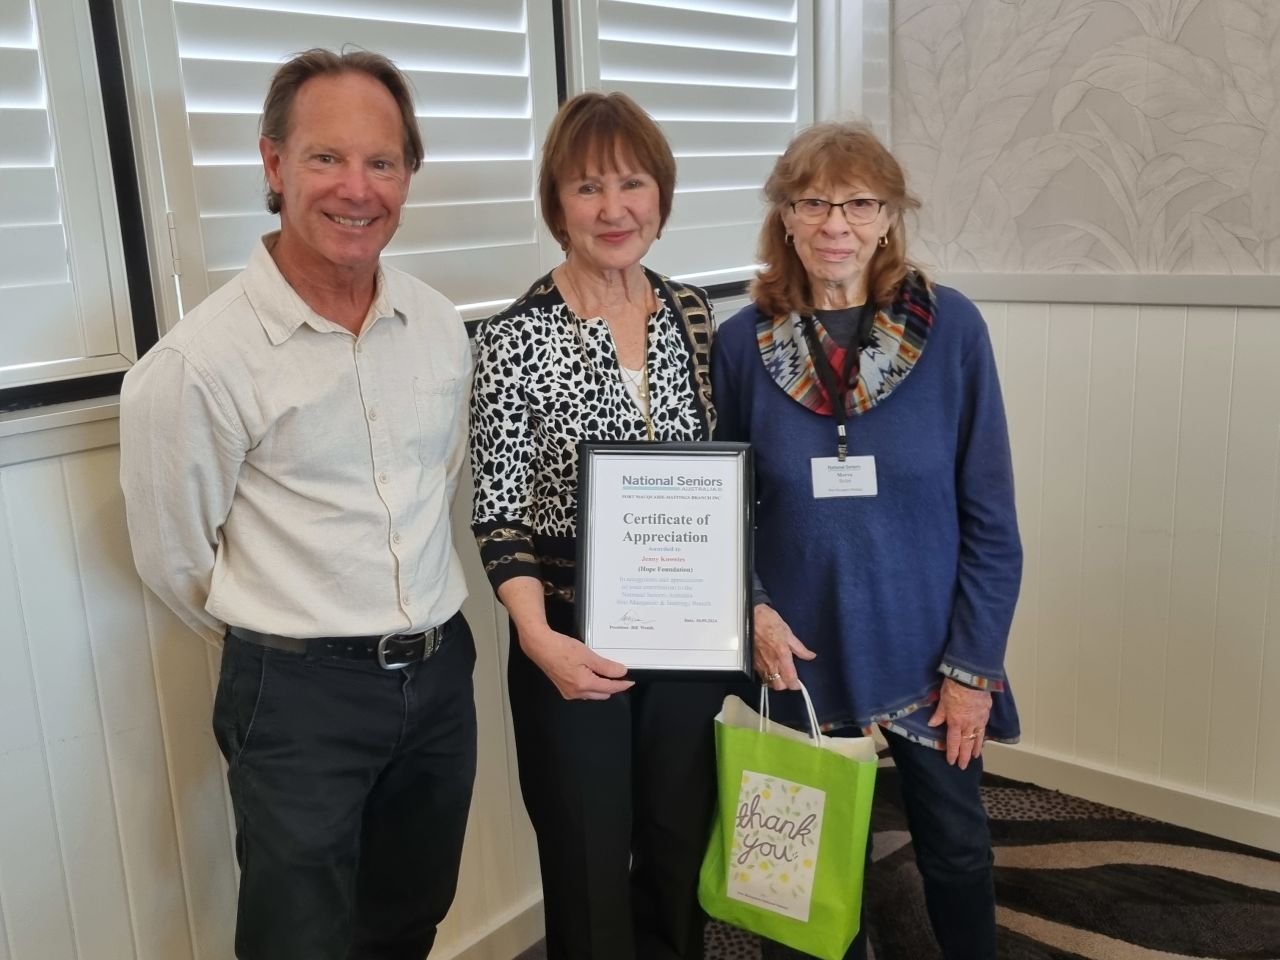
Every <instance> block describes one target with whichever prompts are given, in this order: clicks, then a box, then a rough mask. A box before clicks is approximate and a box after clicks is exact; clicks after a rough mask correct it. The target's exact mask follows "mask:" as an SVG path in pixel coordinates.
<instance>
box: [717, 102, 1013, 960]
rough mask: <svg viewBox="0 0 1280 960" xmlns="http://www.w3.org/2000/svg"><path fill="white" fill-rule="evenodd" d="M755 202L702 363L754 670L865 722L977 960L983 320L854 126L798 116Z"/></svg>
mask: <svg viewBox="0 0 1280 960" xmlns="http://www.w3.org/2000/svg"><path fill="white" fill-rule="evenodd" d="M765 195H766V198H767V200H768V203H769V205H770V206H769V210H768V213H767V215H766V219H765V222H764V227H763V230H762V233H761V240H760V253H759V256H760V260H761V261H762V263H763V268H762V270H761V271H760V273H759V275H758V276H757V278H756V280H755V283H754V285H753V287H752V291H751V293H752V299H753V301H754V302H753V303H752V304H751V305H749V306H747V307H745V308H744V309H743V310H741V311H740V312H739V313H738V314H737V315H736V316H734V317H732V318H731V319H729V320H728V321H727V322H725V323H724V324H723V325H722V327H721V328H720V331H719V333H718V335H717V338H716V342H715V346H714V348H713V359H712V380H713V384H714V396H715V400H716V406H717V410H718V411H719V416H720V421H719V433H720V435H721V436H722V437H724V438H725V439H731V440H749V441H750V442H751V443H752V445H753V447H754V449H755V464H756V482H757V496H758V498H759V508H758V511H757V523H758V529H757V534H756V537H757V539H756V573H757V581H758V582H757V584H756V596H755V598H754V600H755V629H756V635H755V640H756V647H755V667H756V669H757V671H758V672H759V673H760V675H761V677H762V678H763V680H764V681H765V682H767V683H768V684H769V685H770V686H771V687H772V688H773V689H774V690H786V689H796V688H798V687H799V682H800V681H803V682H804V684H805V686H806V687H807V688H808V690H809V691H810V693H811V694H812V696H813V701H814V705H815V707H816V709H817V712H818V716H819V719H820V720H821V721H822V722H823V725H824V726H825V727H827V728H828V729H830V730H831V731H832V732H833V733H835V734H837V735H846V736H860V735H863V733H864V732H869V731H870V730H871V728H873V727H879V728H880V729H881V730H882V731H883V732H884V736H885V738H886V739H887V740H888V743H889V748H890V751H891V752H892V755H893V759H894V763H895V766H896V768H897V771H898V777H899V780H900V782H901V786H902V793H903V799H904V801H905V804H906V811H907V818H908V825H909V827H910V831H911V837H912V841H913V843H914V846H915V854H916V863H917V865H918V867H919V869H920V872H921V874H922V876H923V878H924V888H925V898H926V903H927V906H928V913H929V919H930V921H931V923H932V926H933V931H934V934H935V936H936V938H937V940H938V942H939V944H940V945H941V947H942V953H943V956H944V957H946V958H947V960H954V958H994V957H995V895H994V890H993V885H992V871H991V860H992V855H991V844H990V837H989V833H988V829H987V818H986V814H985V812H984V810H983V806H982V798H981V796H980V793H979V778H980V777H981V774H982V750H983V744H984V743H985V742H986V741H988V740H995V741H1000V742H1013V741H1015V740H1016V739H1017V737H1018V716H1017V711H1016V709H1015V707H1014V702H1013V696H1012V694H1011V693H1010V691H1009V688H1008V684H1007V682H1006V679H1005V672H1004V653H1005V644H1006V640H1007V637H1008V633H1009V624H1010V621H1011V619H1012V616H1013V608H1014V603H1015V601H1016V600H1017V596H1018V585H1019V580H1020V577H1021V569H1022V551H1021V546H1020V543H1019V539H1018V528H1017V522H1016V519H1015V516H1014V501H1013V476H1012V470H1011V465H1010V457H1009V441H1008V433H1007V429H1006V425H1005V415H1004V407H1003V404H1002V401H1001V397H1000V386H999V382H998V380H997V377H996V367H995V360H994V357H993V354H992V350H991V343H990V340H989V338H988V335H987V329H986V326H985V324H984V323H983V320H982V317H981V315H980V314H979V313H978V311H977V309H976V308H975V307H974V305H973V304H972V303H971V302H969V300H967V299H965V297H964V296H962V295H961V294H960V293H957V292H956V291H955V290H951V289H948V288H946V287H942V286H935V285H933V284H931V283H929V282H928V280H926V278H925V276H924V275H923V273H922V272H921V271H920V270H919V269H918V268H917V267H915V266H914V265H912V264H911V263H910V262H909V261H908V260H907V257H906V251H907V237H906V229H905V223H904V219H903V213H904V211H906V210H909V209H912V208H914V207H916V206H917V205H918V203H917V201H916V200H914V199H913V198H912V197H911V195H910V194H909V193H908V192H907V190H906V184H905V180H904V177H903V173H902V170H901V168H900V167H899V165H898V163H897V161H896V160H895V159H894V158H893V156H892V155H891V154H890V153H889V152H888V151H887V150H886V149H885V148H884V147H883V146H882V145H881V144H880V143H879V141H877V140H876V138H875V136H874V135H873V134H872V133H871V132H870V131H869V130H868V129H867V128H865V127H863V126H861V125H857V124H838V123H832V124H821V125H818V126H814V127H811V128H809V129H808V130H806V131H804V132H802V133H801V134H799V135H798V136H797V137H796V138H795V140H793V141H792V143H791V145H790V146H789V147H788V148H787V150H786V152H785V153H784V154H783V155H782V156H781V157H780V158H779V159H778V161H777V163H776V164H775V166H774V169H773V172H772V173H771V174H770V176H769V179H768V182H767V183H766V185H765ZM783 699H788V698H783ZM831 802H836V801H835V799H834V798H828V803H831ZM851 895H852V894H851ZM771 951H772V952H771ZM770 955H772V956H784V955H786V954H785V952H784V950H783V948H780V947H777V946H776V945H771V946H770V948H769V949H767V950H766V956H770ZM865 955H866V945H865V936H864V935H862V934H860V935H859V937H858V938H857V939H856V940H855V941H854V944H853V945H852V947H851V948H850V951H849V954H848V956H849V957H864V956H865Z"/></svg>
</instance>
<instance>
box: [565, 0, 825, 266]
mask: <svg viewBox="0 0 1280 960" xmlns="http://www.w3.org/2000/svg"><path fill="white" fill-rule="evenodd" d="M812 6H813V3H812V0H579V2H578V4H577V6H576V8H575V16H576V22H575V28H576V29H575V30H574V35H575V39H576V41H577V44H578V45H579V49H578V50H577V51H576V53H577V56H578V57H579V60H578V64H579V70H578V77H579V81H580V83H581V85H582V86H583V87H584V88H588V89H601V90H605V91H610V92H611V91H615V90H618V91H621V92H623V93H626V94H627V95H629V96H630V97H632V98H633V99H634V100H635V101H636V102H637V103H639V104H640V105H641V106H642V107H644V108H645V109H646V110H647V111H649V113H650V114H651V115H652V116H653V117H654V119H655V120H657V121H658V122H659V123H660V124H661V126H662V128H663V130H664V132H665V133H666V135H667V138H668V139H669V140H670V142H671V147H672V150H673V151H674V153H675V155H676V162H677V166H678V183H677V187H676V191H677V192H676V198H675V204H674V208H673V211H672V216H671V220H670V222H669V223H668V225H667V229H666V231H665V232H664V235H663V237H662V239H661V240H659V241H658V242H657V243H656V244H655V245H654V248H653V250H652V252H651V253H650V256H649V257H648V258H646V262H647V263H648V264H649V265H650V266H652V267H654V268H655V269H658V270H660V271H663V272H665V273H669V274H672V275H674V276H679V277H683V278H686V279H690V280H692V281H694V282H695V283H701V284H716V283H725V282H733V281H738V280H744V279H747V278H749V277H750V276H751V275H752V274H753V273H754V270H755V266H754V265H755V262H756V259H755V248H756V240H757V237H758V234H759V229H760V221H761V219H762V217H763V213H764V206H763V199H762V194H761V188H762V187H763V185H764V181H765V178H766V177H767V176H768V173H769V170H770V169H771V168H772V166H773V162H774V160H775V159H776V158H777V156H778V154H779V153H781V152H782V150H783V149H784V148H785V147H786V145H787V142H788V141H789V140H790V139H791V137H792V136H793V135H794V134H795V132H796V131H797V130H798V129H799V128H800V127H803V126H805V125H807V124H809V123H811V122H812V120H813V73H814V71H813V40H812V17H813V10H812Z"/></svg>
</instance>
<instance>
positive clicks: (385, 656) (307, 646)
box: [227, 624, 447, 670]
mask: <svg viewBox="0 0 1280 960" xmlns="http://www.w3.org/2000/svg"><path fill="white" fill-rule="evenodd" d="M446 625H447V624H441V625H440V626H438V627H430V628H429V629H427V630H424V631H422V633H389V634H387V635H386V636H376V635H375V636H369V637H311V638H308V639H299V638H297V637H282V636H279V635H278V634H274V633H259V632H258V631H257V630H249V629H246V628H245V627H228V628H227V632H228V633H230V634H231V635H232V636H233V637H235V638H236V639H238V640H243V641H244V642H245V643H254V644H257V645H258V646H260V647H270V648H271V649H272V650H284V651H287V652H289V653H305V654H307V655H308V656H312V657H331V658H334V659H338V660H374V661H376V662H377V664H378V666H380V667H381V668H382V669H383V670H399V669H401V668H402V667H407V666H408V665H409V664H411V663H418V662H419V661H421V660H426V659H427V658H429V657H430V656H431V655H432V654H434V653H435V652H436V651H437V650H439V649H440V643H441V641H442V640H444V628H445V626H446Z"/></svg>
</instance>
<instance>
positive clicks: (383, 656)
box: [377, 627, 444, 670]
mask: <svg viewBox="0 0 1280 960" xmlns="http://www.w3.org/2000/svg"><path fill="white" fill-rule="evenodd" d="M443 632H444V628H443V627H428V628H427V629H426V630H423V631H422V657H421V658H420V659H422V660H426V659H428V658H430V657H431V656H432V655H433V654H434V653H435V652H436V651H437V650H439V649H440V638H441V634H443ZM399 636H403V634H399V633H388V634H386V635H384V636H383V637H382V638H381V639H380V640H379V641H378V648H377V654H378V666H380V667H381V668H382V669H383V670H403V669H404V668H405V667H407V666H408V665H409V664H410V663H413V662H415V661H413V660H409V661H406V662H405V663H387V641H388V640H390V639H391V638H392V637H399Z"/></svg>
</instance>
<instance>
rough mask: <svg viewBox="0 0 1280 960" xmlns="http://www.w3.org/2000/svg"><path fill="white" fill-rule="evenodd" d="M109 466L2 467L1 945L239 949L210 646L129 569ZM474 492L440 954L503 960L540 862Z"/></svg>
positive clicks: (522, 930) (45, 951)
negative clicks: (455, 842)
mask: <svg viewBox="0 0 1280 960" xmlns="http://www.w3.org/2000/svg"><path fill="white" fill-rule="evenodd" d="M118 471H119V452H118V448H116V447H115V446H114V445H108V446H100V445H99V446H97V447H96V448H95V449H90V450H85V451H83V452H78V453H70V454H67V455H64V456H54V457H45V458H37V459H31V460H27V461H25V462H17V463H10V464H9V465H7V466H4V467H0V663H3V668H0V810H2V811H3V814H4V815H3V816H0V960H232V957H233V949H232V940H233V934H234V918H235V895H236V872H235V864H234V854H233V848H232V836H233V831H232V822H231V812H230V804H229V802H228V800H227V796H226V789H225V781H224V776H223V774H224V771H223V764H222V759H221V757H220V756H219V754H218V750H217V747H216V745H215V743H214V740H213V735H212V732H211V730H210V725H209V718H210V713H211V710H212V694H213V689H214V683H215V680H216V677H217V669H218V663H217V651H215V650H214V649H213V648H211V647H207V646H206V645H204V644H203V643H201V642H200V641H199V640H198V639H196V638H195V637H194V636H193V635H191V634H190V633H189V632H188V631H187V630H186V628H185V627H183V626H182V624H181V623H179V622H178V621H177V620H176V619H175V618H174V617H173V615H172V614H170V613H169V611H168V610H167V609H166V608H165V607H164V606H163V604H161V603H159V602H158V601H157V600H156V599H155V598H154V597H153V596H152V595H151V594H150V593H149V592H148V591H146V590H145V589H144V588H143V587H142V585H141V584H140V582H139V581H138V579H137V576H136V574H135V573H134V570H133V563H132V560H131V557H130V552H129V542H128V535H127V530H126V527H125V519H124V508H123V500H122V497H121V494H120V490H119V486H118V483H117V475H118ZM468 500H469V491H466V490H464V491H462V492H461V493H460V496H459V498H458V503H457V504H456V507H455V516H454V523H455V529H456V534H457V536H458V542H459V544H460V545H461V551H460V552H461V553H462V556H463V560H464V563H465V565H466V568H467V576H468V582H469V584H470V587H471V598H470V599H469V600H468V601H467V605H466V607H465V612H466V615H467V617H468V619H469V621H470V623H471V626H472V629H473V631H474V632H475V636H476V647H477V655H478V656H477V664H476V673H475V685H476V706H477V712H478V717H479V738H480V748H479V750H480V753H479V770H478V773H477V778H476V790H475V799H474V802H473V806H472V814H471V823H470V827H469V830H468V834H467V841H466V846H465V852H464V861H463V867H462V874H461V876H460V878H459V889H458V896H457V899H456V901H455V903H454V908H453V910H452V912H451V913H450V915H449V918H448V920H447V921H446V923H445V925H444V926H443V927H442V929H441V932H440V937H439V940H438V944H437V948H436V951H435V952H434V954H433V956H437V957H440V958H442V960H449V958H451V957H455V956H456V957H466V958H474V960H506V958H509V957H511V956H513V955H514V954H515V953H517V952H519V951H520V950H522V949H524V947H526V946H528V945H529V943H531V942H532V941H533V940H535V939H536V938H537V937H538V936H540V935H541V913H540V909H539V902H540V899H539V898H540V890H539V880H538V864H537V856H536V848H535V846H534V842H533V837H532V831H531V829H530V828H529V825H528V820H527V818H526V817H525V813H524V808H523V805H522V804H521V802H520V792H519V786H518V783H517V782H516V776H515V756H514V749H513V748H512V747H511V737H510V723H511V721H510V714H509V711H508V710H507V708H506V702H507V700H506V681H505V676H506V675H505V663H506V647H505V645H506V636H507V628H506V622H505V617H502V618H500V617H499V616H498V608H497V607H496V604H495V602H494V600H493V595H492V593H491V591H490V590H489V587H488V584H487V582H486V581H485V578H484V576H483V571H482V570H481V568H480V563H479V558H478V556H477V554H476V551H475V547H474V543H473V541H472V539H471V536H470V533H469V530H468V528H467V525H466V515H467V507H468Z"/></svg>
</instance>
